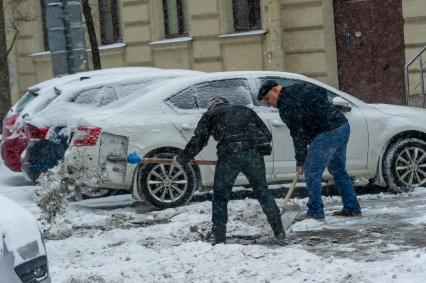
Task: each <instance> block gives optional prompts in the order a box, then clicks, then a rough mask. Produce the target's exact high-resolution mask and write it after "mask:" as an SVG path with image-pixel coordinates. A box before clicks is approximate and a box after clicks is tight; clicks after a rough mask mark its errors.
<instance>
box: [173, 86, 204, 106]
mask: <svg viewBox="0 0 426 283" xmlns="http://www.w3.org/2000/svg"><path fill="white" fill-rule="evenodd" d="M169 103H170V104H172V105H173V106H175V107H177V108H179V109H196V108H198V107H197V104H196V103H195V96H194V92H193V91H192V88H188V89H186V90H183V91H181V92H180V93H178V94H177V95H175V96H173V97H172V98H170V99H169Z"/></svg>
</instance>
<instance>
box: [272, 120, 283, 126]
mask: <svg viewBox="0 0 426 283" xmlns="http://www.w3.org/2000/svg"><path fill="white" fill-rule="evenodd" d="M271 123H272V126H274V127H284V123H283V122H280V121H278V120H272V121H271Z"/></svg>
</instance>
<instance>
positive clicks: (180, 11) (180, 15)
mask: <svg viewBox="0 0 426 283" xmlns="http://www.w3.org/2000/svg"><path fill="white" fill-rule="evenodd" d="M175 1H176V16H177V21H178V33H177V34H170V31H169V25H168V20H169V13H168V10H169V9H168V8H169V7H168V4H167V0H163V24H164V35H165V38H177V37H184V36H188V31H187V30H185V17H186V16H187V15H186V13H185V11H184V5H183V3H182V1H185V0H175Z"/></svg>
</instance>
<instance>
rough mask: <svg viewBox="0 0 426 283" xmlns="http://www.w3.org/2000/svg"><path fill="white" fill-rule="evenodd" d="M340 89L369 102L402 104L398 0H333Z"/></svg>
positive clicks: (401, 31) (402, 57)
mask: <svg viewBox="0 0 426 283" xmlns="http://www.w3.org/2000/svg"><path fill="white" fill-rule="evenodd" d="M334 18H335V27H336V43H337V68H338V74H339V85H340V89H341V90H343V91H345V92H347V93H349V94H351V95H354V96H356V97H358V98H360V99H362V100H364V101H365V102H369V103H391V104H404V103H405V89H404V64H405V46H404V19H403V16H402V3H401V0H334Z"/></svg>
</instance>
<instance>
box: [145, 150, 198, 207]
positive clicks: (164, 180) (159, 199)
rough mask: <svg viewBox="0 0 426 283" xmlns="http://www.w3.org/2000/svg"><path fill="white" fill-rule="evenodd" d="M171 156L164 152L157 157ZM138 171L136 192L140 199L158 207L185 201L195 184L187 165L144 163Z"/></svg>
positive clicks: (190, 169)
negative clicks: (179, 166) (180, 166)
mask: <svg viewBox="0 0 426 283" xmlns="http://www.w3.org/2000/svg"><path fill="white" fill-rule="evenodd" d="M173 156H174V154H167V153H164V154H159V155H158V156H157V157H160V158H173ZM138 173H139V178H138V193H139V194H140V196H141V198H142V199H146V200H147V201H148V202H149V203H151V204H152V205H154V206H156V207H159V208H170V207H177V206H180V205H183V204H185V203H187V202H188V201H189V200H190V199H191V196H192V193H193V192H194V190H195V189H196V186H197V182H196V174H195V172H194V170H193V169H192V168H191V167H190V166H188V165H185V166H183V168H181V169H180V168H176V167H174V166H172V165H168V164H144V165H143V166H142V167H141V168H140V169H139V172H138Z"/></svg>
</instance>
